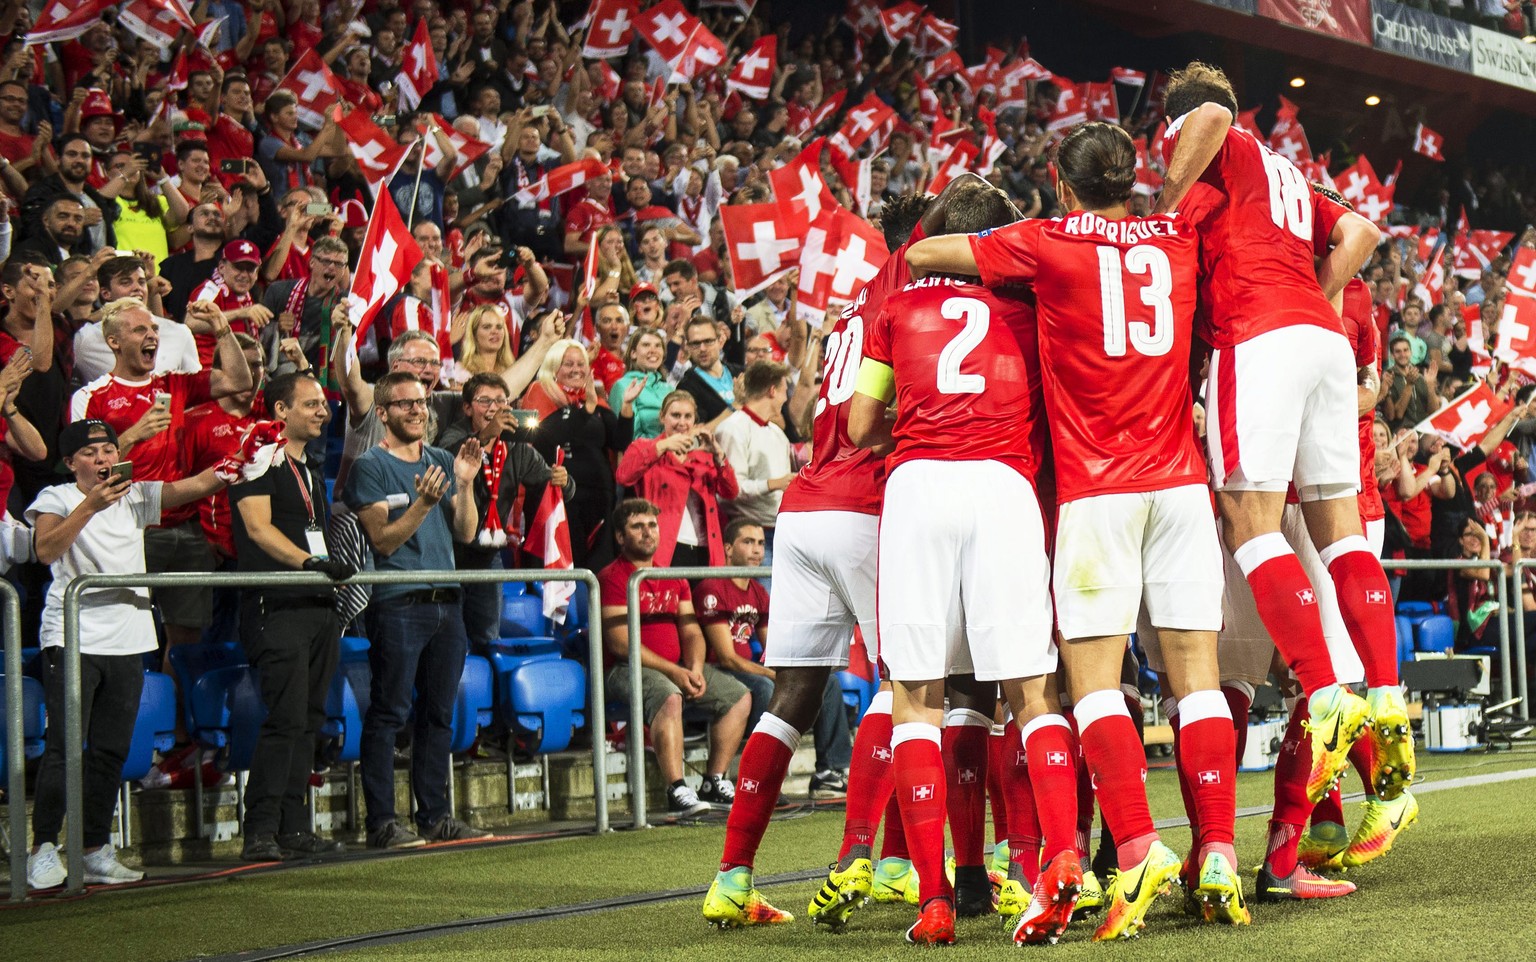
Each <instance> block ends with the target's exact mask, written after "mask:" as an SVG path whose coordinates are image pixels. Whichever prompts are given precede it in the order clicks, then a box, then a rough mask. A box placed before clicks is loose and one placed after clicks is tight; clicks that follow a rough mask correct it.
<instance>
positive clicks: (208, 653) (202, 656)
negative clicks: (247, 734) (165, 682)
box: [170, 641, 246, 732]
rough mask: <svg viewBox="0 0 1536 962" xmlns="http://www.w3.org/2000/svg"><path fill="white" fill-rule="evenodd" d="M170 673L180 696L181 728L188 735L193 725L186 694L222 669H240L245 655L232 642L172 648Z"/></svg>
mask: <svg viewBox="0 0 1536 962" xmlns="http://www.w3.org/2000/svg"><path fill="white" fill-rule="evenodd" d="M170 661H171V671H173V672H175V673H176V682H177V685H178V686H179V687H180V688H181V691H182V692H183V695H182V698H183V703H184V706H185V709H186V712H187V717H186V719H185V724H186V727H187V730H188V732H191V731H192V730H193V729H194V728H195V727H196V723H195V722H194V721H193V718H192V699H191V695H190V692H191V691H192V690H193V689H194V688H195V687H196V685H197V681H198V679H199V678H201V677H202V676H203V675H205V674H207V673H208V672H210V671H216V670H218V669H222V668H243V667H244V666H245V664H246V662H245V652H244V651H243V650H242V649H241V647H240V646H239V645H238V644H236V643H234V642H228V641H227V642H220V643H218V644H206V643H204V644H196V645H176V646H174V647H172V648H171V650H170Z"/></svg>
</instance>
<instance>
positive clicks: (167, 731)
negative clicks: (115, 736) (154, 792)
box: [123, 671, 176, 782]
mask: <svg viewBox="0 0 1536 962" xmlns="http://www.w3.org/2000/svg"><path fill="white" fill-rule="evenodd" d="M175 746H176V683H175V682H173V681H171V676H170V675H162V674H161V673H160V672H158V671H146V672H145V673H144V692H143V694H141V695H140V696H139V717H138V718H137V719H135V720H134V723H133V741H132V742H131V743H130V744H129V746H128V758H127V759H126V760H124V762H123V781H125V782H136V781H138V780H139V779H141V778H143V777H144V776H145V775H147V774H149V770H150V768H151V767H152V766H153V765H154V764H155V752H157V751H160V752H168V751H170V750H171V749H172V748H174V747H175Z"/></svg>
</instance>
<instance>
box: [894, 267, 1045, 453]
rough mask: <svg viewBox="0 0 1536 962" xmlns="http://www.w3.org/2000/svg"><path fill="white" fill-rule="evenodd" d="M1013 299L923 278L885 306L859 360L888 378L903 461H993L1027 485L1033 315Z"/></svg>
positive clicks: (1040, 436) (1034, 368)
mask: <svg viewBox="0 0 1536 962" xmlns="http://www.w3.org/2000/svg"><path fill="white" fill-rule="evenodd" d="M1018 293H1019V292H1010V291H1008V290H1006V289H1004V290H996V291H994V290H989V289H987V288H985V287H982V286H980V285H979V284H971V283H967V282H963V281H956V280H952V279H950V278H947V277H928V278H924V279H923V280H920V281H913V282H912V283H910V284H908V285H907V286H906V287H904V288H902V289H901V290H900V291H899V292H897V293H896V295H895V296H893V297H891V298H889V299H887V300H886V302H885V306H884V307H882V308H881V310H880V313H879V314H878V315H877V316H876V317H875V319H874V321H873V322H872V323H871V324H870V325H869V329H868V331H867V332H866V333H865V335H864V356H865V357H866V358H868V359H870V360H873V361H879V362H880V363H882V364H888V365H890V367H891V368H892V369H893V370H894V371H895V379H896V425H895V427H894V428H892V429H891V435H892V437H893V438H894V439H895V441H896V450H895V451H894V452H892V454H891V456H890V458H889V459H888V467H889V470H891V471H895V470H896V468H897V466H898V465H900V464H902V463H903V462H906V461H919V460H929V461H1000V462H1002V463H1003V464H1006V465H1008V466H1009V467H1012V468H1014V469H1015V470H1017V471H1018V472H1019V473H1020V474H1022V475H1024V477H1026V478H1028V479H1029V481H1030V483H1032V484H1033V483H1034V480H1035V475H1036V474H1037V473H1038V471H1039V467H1040V464H1041V454H1042V451H1043V449H1044V444H1045V424H1044V419H1043V418H1042V417H1041V410H1040V357H1039V351H1038V346H1037V340H1038V337H1039V335H1038V333H1037V331H1036V329H1035V311H1034V308H1033V307H1032V306H1031V305H1030V304H1029V303H1028V302H1026V301H1024V300H1023V299H1022V298H1021V297H1019V296H1018Z"/></svg>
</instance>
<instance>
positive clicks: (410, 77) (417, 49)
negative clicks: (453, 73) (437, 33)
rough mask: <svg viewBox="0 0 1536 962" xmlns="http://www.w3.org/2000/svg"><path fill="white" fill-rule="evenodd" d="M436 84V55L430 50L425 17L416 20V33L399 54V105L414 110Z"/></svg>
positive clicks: (429, 38) (403, 108)
mask: <svg viewBox="0 0 1536 962" xmlns="http://www.w3.org/2000/svg"><path fill="white" fill-rule="evenodd" d="M435 86H437V55H436V54H434V53H433V52H432V39H431V37H429V36H428V35H427V18H426V17H422V18H421V19H419V20H417V21H416V33H415V34H414V35H413V36H412V37H411V42H410V43H408V44H406V46H405V50H404V51H403V52H402V53H401V55H400V81H399V86H398V89H399V91H400V107H401V109H402V110H415V109H416V108H417V107H420V106H421V101H422V98H423V97H425V96H426V95H427V92H428V91H429V90H431V89H432V88H433V87H435Z"/></svg>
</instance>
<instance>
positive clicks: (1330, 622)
mask: <svg viewBox="0 0 1536 962" xmlns="http://www.w3.org/2000/svg"><path fill="white" fill-rule="evenodd" d="M1280 531H1281V533H1282V534H1284V535H1285V540H1286V541H1288V542H1289V543H1290V545H1291V549H1292V550H1293V551H1295V552H1296V557H1298V558H1300V559H1301V567H1302V569H1303V570H1304V571H1306V573H1307V580H1309V581H1311V582H1312V590H1313V591H1314V592H1315V593H1316V595H1317V613H1318V616H1319V617H1321V618H1322V620H1323V638H1324V639H1326V640H1327V642H1328V657H1329V659H1330V660H1331V661H1332V663H1333V672H1334V674H1335V675H1336V676H1338V680H1339V683H1340V684H1344V685H1352V684H1354V683H1356V682H1359V681H1363V680H1364V679H1365V666H1364V664H1362V663H1361V661H1360V654H1359V653H1358V652H1357V651H1355V643H1354V641H1353V640H1351V638H1350V637H1349V630H1348V629H1347V628H1345V627H1344V617H1343V615H1341V614H1339V599H1338V595H1337V594H1336V593H1335V591H1334V587H1333V577H1332V576H1331V575H1329V574H1328V568H1327V567H1326V566H1325V565H1324V564H1323V559H1322V558H1321V557H1319V556H1318V553H1317V549H1316V548H1314V547H1313V546H1312V539H1311V537H1309V536H1308V534H1307V524H1306V521H1305V520H1304V519H1303V518H1302V515H1301V506H1300V505H1295V504H1288V505H1286V506H1285V515H1284V517H1283V519H1282V521H1281V524H1280ZM1223 554H1225V552H1223ZM1227 575H1228V577H1227V595H1226V597H1227V623H1226V627H1225V628H1223V630H1222V633H1221V643H1220V644H1219V645H1218V646H1217V654H1218V661H1219V662H1220V664H1221V680H1222V681H1223V682H1226V681H1246V682H1248V683H1249V684H1251V685H1255V686H1257V685H1262V684H1264V679H1265V678H1267V677H1268V676H1269V668H1270V663H1271V662H1272V661H1273V658H1274V652H1275V645H1274V642H1273V641H1272V640H1271V639H1270V637H1269V632H1268V631H1266V630H1265V628H1264V623H1263V622H1262V621H1260V620H1259V611H1258V608H1257V607H1256V606H1255V604H1254V601H1253V592H1252V591H1250V590H1249V588H1248V580H1247V579H1246V578H1244V577H1243V572H1242V570H1241V569H1239V568H1238V566H1237V562H1235V561H1233V560H1232V558H1231V556H1230V555H1227Z"/></svg>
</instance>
